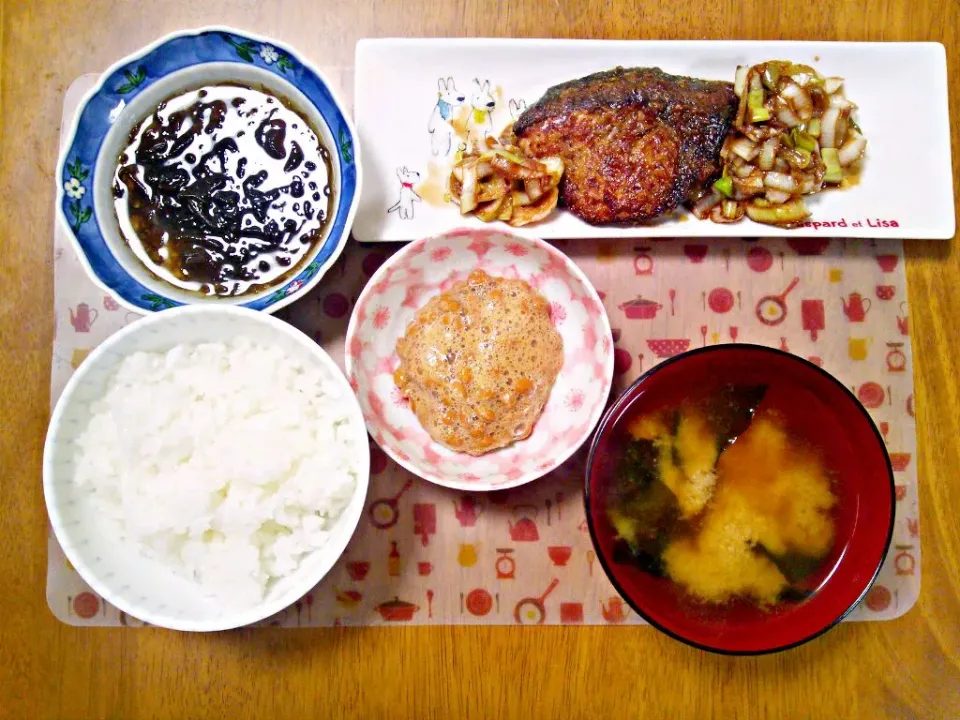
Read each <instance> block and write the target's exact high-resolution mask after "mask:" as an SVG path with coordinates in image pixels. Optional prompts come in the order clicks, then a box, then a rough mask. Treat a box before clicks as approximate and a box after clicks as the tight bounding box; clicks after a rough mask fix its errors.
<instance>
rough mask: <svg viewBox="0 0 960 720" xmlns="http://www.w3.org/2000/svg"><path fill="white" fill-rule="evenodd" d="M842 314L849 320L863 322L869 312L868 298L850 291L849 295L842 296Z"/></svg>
mask: <svg viewBox="0 0 960 720" xmlns="http://www.w3.org/2000/svg"><path fill="white" fill-rule="evenodd" d="M842 300H843V314H844V315H846V316H847V320H849V321H850V322H863V321H864V320H866V318H867V313H868V312H870V298H865V297H863V295H861V294H860V293H858V292H852V293H850V296H849V297H846V298H842Z"/></svg>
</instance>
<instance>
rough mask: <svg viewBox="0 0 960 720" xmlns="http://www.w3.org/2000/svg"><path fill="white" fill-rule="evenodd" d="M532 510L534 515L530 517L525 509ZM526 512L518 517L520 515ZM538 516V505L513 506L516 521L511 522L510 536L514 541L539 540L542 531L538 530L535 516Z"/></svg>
mask: <svg viewBox="0 0 960 720" xmlns="http://www.w3.org/2000/svg"><path fill="white" fill-rule="evenodd" d="M527 510H530V511H532V515H533V517H530V516H529V515H528V514H527V513H526V512H525V511H527ZM521 512H523V513H524V514H523V515H522V516H520V518H519V519H517V517H518V515H520V513H521ZM536 516H537V506H536V505H517V506H516V507H514V508H513V517H514V522H510V521H508V522H509V525H510V538H511V539H512V540H513V541H514V542H537V540H539V539H540V531H539V530H537V523H536V522H534V520H533V518H535V517H536Z"/></svg>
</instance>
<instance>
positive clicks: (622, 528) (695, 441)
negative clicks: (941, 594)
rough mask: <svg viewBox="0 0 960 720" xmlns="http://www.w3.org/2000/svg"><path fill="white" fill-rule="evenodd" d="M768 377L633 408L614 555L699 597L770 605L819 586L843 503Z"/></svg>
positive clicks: (613, 516)
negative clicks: (771, 391) (770, 395)
mask: <svg viewBox="0 0 960 720" xmlns="http://www.w3.org/2000/svg"><path fill="white" fill-rule="evenodd" d="M766 395H767V388H766V387H764V386H758V385H753V386H725V387H723V388H722V389H720V390H719V391H717V392H714V393H710V394H709V395H707V396H705V397H701V398H696V399H692V400H685V401H683V402H681V403H679V404H678V405H676V406H672V407H666V408H661V409H658V410H655V411H652V412H645V413H643V414H640V415H636V416H634V417H631V418H630V419H629V421H628V422H627V423H626V425H625V427H626V439H625V441H624V447H623V451H622V454H621V457H620V460H619V464H618V472H617V481H616V482H615V484H614V487H613V492H612V494H611V497H610V500H609V503H608V509H607V515H608V518H609V520H610V522H611V524H612V526H613V528H614V530H615V531H616V534H617V544H616V547H615V555H614V560H615V561H617V562H626V563H631V564H634V565H636V566H638V567H639V568H640V569H642V570H644V571H646V572H648V573H651V574H653V575H656V576H659V577H666V578H669V579H671V580H672V581H674V582H675V583H677V584H678V585H679V586H680V587H681V588H682V589H683V591H684V592H685V593H686V595H687V596H688V597H689V598H690V599H692V600H694V601H697V602H703V603H708V604H716V605H719V604H724V603H727V602H730V601H734V600H746V601H748V602H752V603H754V604H756V605H758V606H759V607H761V608H764V609H769V608H772V607H773V606H775V605H776V604H777V603H778V602H780V601H782V600H800V599H803V598H804V597H806V596H808V595H809V594H811V593H812V592H813V591H814V590H815V586H814V584H812V583H811V582H810V581H811V580H812V578H813V576H814V575H815V572H816V570H817V569H818V568H819V567H820V565H821V564H822V561H823V560H824V558H825V557H826V556H827V554H828V553H829V551H830V549H831V547H832V544H833V538H834V534H835V529H834V519H833V516H832V510H833V508H834V506H835V504H836V502H837V500H836V497H835V495H834V493H833V489H832V479H831V476H830V473H829V472H828V470H827V469H826V468H825V467H824V465H823V463H822V461H821V458H820V456H819V454H818V453H817V451H816V450H815V449H814V448H812V447H811V446H810V445H809V444H808V443H806V442H805V441H804V440H803V438H800V437H797V436H796V435H795V434H794V433H793V432H792V431H791V428H790V427H789V423H787V422H786V420H785V417H784V415H783V413H782V412H781V408H779V407H777V406H775V405H770V404H768V403H765V402H764V399H765V397H766Z"/></svg>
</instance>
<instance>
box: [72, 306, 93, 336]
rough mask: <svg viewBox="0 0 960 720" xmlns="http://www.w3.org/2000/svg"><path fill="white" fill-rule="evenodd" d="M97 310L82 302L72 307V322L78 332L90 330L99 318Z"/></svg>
mask: <svg viewBox="0 0 960 720" xmlns="http://www.w3.org/2000/svg"><path fill="white" fill-rule="evenodd" d="M97 315H98V313H97V311H96V310H94V309H93V308H91V307H90V306H89V305H87V304H86V303H80V304H79V305H77V307H75V308H70V324H71V325H73V329H74V330H76V331H77V332H82V333H85V332H90V328H91V327H93V323H95V322H96V320H97Z"/></svg>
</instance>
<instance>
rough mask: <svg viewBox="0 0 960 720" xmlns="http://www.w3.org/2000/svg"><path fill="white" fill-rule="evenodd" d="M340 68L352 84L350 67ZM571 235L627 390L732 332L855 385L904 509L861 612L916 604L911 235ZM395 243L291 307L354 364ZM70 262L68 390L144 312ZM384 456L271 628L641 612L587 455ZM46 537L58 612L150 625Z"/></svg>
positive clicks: (296, 319)
mask: <svg viewBox="0 0 960 720" xmlns="http://www.w3.org/2000/svg"><path fill="white" fill-rule="evenodd" d="M330 76H331V77H333V78H334V81H337V80H340V81H341V82H342V78H343V76H344V73H343V72H341V73H330ZM94 79H95V77H94V76H84V77H82V78H80V79H79V80H78V81H77V82H75V83H74V84H73V85H72V86H71V87H70V89H69V90H68V91H67V94H66V99H65V103H64V117H65V123H67V122H68V121H69V117H70V116H71V115H72V113H73V110H74V108H75V107H76V104H77V102H78V100H79V98H80V97H81V96H82V94H83V93H84V92H85V91H86V90H87V89H88V88H89V87H90V86H91V85H92V83H93V81H94ZM343 87H344V88H345V89H347V88H349V84H348V83H345V82H344V83H343ZM557 246H558V247H559V248H560V249H561V250H563V252H565V253H567V254H568V255H569V256H570V257H571V258H572V259H573V260H574V262H576V263H577V264H578V265H579V266H580V267H581V268H582V269H583V270H584V272H585V273H586V274H587V276H588V277H589V278H590V279H591V281H593V283H594V284H595V286H596V287H597V289H598V291H600V294H601V296H602V297H603V300H604V304H605V306H606V309H607V313H608V315H609V317H610V321H611V325H612V326H613V328H614V338H615V341H616V370H615V372H616V377H615V387H614V392H615V393H619V392H620V391H621V390H622V389H623V388H625V387H626V386H627V385H629V383H630V382H632V381H633V380H634V379H635V378H636V377H638V376H639V375H640V374H641V373H642V372H644V371H646V370H649V369H650V368H651V367H653V366H654V365H655V364H656V363H658V362H660V361H661V360H662V359H665V358H668V357H671V356H673V355H675V354H677V353H679V352H683V351H684V350H687V349H689V348H695V347H701V346H704V345H708V344H716V343H722V342H752V343H760V344H764V345H770V346H773V347H779V348H782V349H786V350H789V351H790V352H793V353H795V354H797V355H800V356H801V357H805V358H809V359H810V360H812V361H813V362H816V363H818V364H821V365H822V366H823V367H824V368H825V369H827V370H829V371H830V372H831V373H833V374H834V375H835V376H837V377H838V378H839V379H840V380H841V381H842V382H844V383H845V384H846V385H847V386H848V387H850V388H851V389H852V390H853V391H854V393H855V394H856V395H857V397H858V398H859V399H860V401H861V402H862V403H863V404H864V406H865V407H867V409H868V410H869V411H870V414H871V415H872V417H873V418H874V420H875V422H876V423H877V425H878V427H879V428H880V430H881V433H882V434H883V436H884V438H885V440H886V442H887V445H888V449H889V450H890V455H891V460H892V463H893V466H894V470H895V475H896V492H897V519H896V527H895V530H894V538H893V544H892V545H891V549H890V552H889V554H888V556H887V559H886V562H885V564H884V567H883V569H882V571H881V573H880V577H879V578H878V580H877V583H876V584H875V585H874V587H873V589H872V590H871V591H870V593H869V594H868V596H867V598H866V600H865V601H864V602H863V603H862V604H861V605H860V606H859V607H858V609H857V610H856V611H855V613H853V614H852V615H851V617H850V619H852V620H887V619H892V618H895V617H898V616H900V615H902V614H903V613H904V612H906V611H907V610H908V609H909V608H910V607H912V605H913V604H914V603H915V602H916V599H917V596H918V594H919V587H920V541H919V524H918V517H919V513H918V508H917V475H916V462H915V459H914V456H915V453H916V430H915V424H914V405H913V374H912V373H913V362H912V356H911V347H910V338H909V319H908V317H909V316H908V312H907V288H906V276H905V273H904V267H903V265H904V263H903V250H902V243H901V241H898V240H895V241H882V242H879V241H878V242H873V241H856V240H851V241H840V240H830V239H828V238H822V239H820V238H812V239H786V240H785V239H764V240H759V241H755V242H746V241H742V240H729V239H727V240H705V241H704V240H696V241H689V240H685V241H684V240H661V241H643V240H606V241H597V240H570V241H566V242H558V243H557ZM395 248H396V246H386V245H383V244H378V245H375V246H362V245H359V244H357V243H351V244H350V245H349V247H348V248H347V250H346V251H345V252H344V254H343V257H342V258H341V259H340V260H339V261H338V263H337V265H336V266H334V267H333V268H332V269H331V271H330V272H329V273H328V275H327V276H326V277H325V278H324V280H323V281H322V282H321V284H320V285H319V287H317V288H316V290H315V291H314V292H313V293H311V294H310V295H309V296H307V297H306V298H304V299H303V300H301V301H300V302H298V303H296V304H294V305H292V306H291V307H289V308H286V309H284V310H283V311H281V312H280V313H279V316H280V317H284V318H285V319H287V320H289V321H290V322H291V323H293V324H294V325H296V326H297V327H299V328H300V329H302V330H304V331H305V332H307V333H308V334H310V335H311V336H313V337H314V338H316V339H317V341H318V342H320V343H322V344H323V346H324V347H325V348H326V349H327V350H328V351H329V352H330V354H331V355H332V356H333V357H334V359H335V360H337V362H338V363H340V364H341V366H342V363H343V337H344V335H345V333H346V327H347V322H348V320H349V317H350V312H351V310H352V307H353V304H354V302H355V301H356V299H357V297H358V295H359V294H360V291H361V289H362V288H363V285H364V283H365V282H366V281H367V280H368V279H369V277H370V276H371V275H372V274H373V272H374V271H375V270H376V269H377V267H379V266H380V264H381V263H382V262H383V261H384V260H385V259H386V258H387V257H388V256H389V254H390V253H391V252H393V251H394V250H395ZM54 260H55V262H54V278H55V308H54V311H55V319H56V320H55V337H54V347H53V364H52V378H51V396H52V397H51V400H52V402H55V401H56V398H57V397H58V396H59V394H60V392H61V391H62V389H63V387H64V385H65V384H66V382H67V380H68V379H69V377H70V375H71V374H72V372H73V371H74V370H75V369H76V367H77V366H78V365H79V363H80V362H82V360H83V358H84V357H86V355H87V354H88V353H89V352H90V350H91V349H92V348H93V347H96V345H97V344H99V343H100V342H102V341H103V340H104V339H105V338H106V337H108V336H109V335H110V334H111V333H113V332H115V331H116V330H118V329H119V328H121V327H122V326H124V325H125V324H127V323H129V322H133V321H134V320H136V319H137V318H138V317H140V316H139V315H138V314H137V313H132V312H127V311H125V310H124V309H122V308H121V307H120V306H119V305H117V303H115V302H114V301H113V300H112V299H111V298H109V297H108V296H105V294H104V293H103V292H102V291H101V290H99V289H98V288H96V287H95V286H94V285H93V284H92V283H91V282H90V281H89V279H88V278H87V277H86V275H85V274H84V272H83V269H82V268H81V267H80V264H79V261H78V260H77V259H76V257H75V256H74V253H73V251H72V249H71V248H70V247H69V243H68V240H67V238H66V237H65V234H64V233H62V232H61V230H60V228H59V227H57V230H56V233H55V241H54ZM561 321H562V319H561ZM569 401H570V402H576V397H575V396H571V398H570V399H569ZM371 453H372V463H371V471H372V479H371V485H370V492H369V495H368V499H367V507H366V512H365V513H364V517H363V519H362V521H361V523H360V526H359V527H358V529H357V533H356V535H355V537H354V538H353V540H352V541H351V543H350V545H349V546H348V548H347V551H346V553H345V554H344V557H343V558H342V559H341V561H340V562H339V563H338V564H337V565H336V566H335V567H334V569H333V570H332V571H331V572H330V574H329V575H328V576H327V578H326V579H325V580H324V581H323V582H322V583H321V584H320V585H318V586H317V587H316V588H314V590H313V591H312V592H310V593H309V594H307V595H306V596H305V597H304V598H302V599H301V601H299V602H298V603H296V604H295V605H294V606H292V607H290V608H289V609H287V610H286V611H284V612H282V613H280V614H279V615H277V616H275V617H274V618H271V619H270V620H268V621H266V622H265V624H273V625H280V626H287V627H297V626H311V625H321V626H322V625H373V624H403V623H406V624H411V623H412V624H466V623H470V624H515V623H520V624H560V623H563V624H577V623H583V624H601V623H622V624H640V623H642V622H643V621H642V620H641V619H640V618H639V617H637V616H636V615H635V614H634V613H633V612H632V611H630V610H629V608H628V607H627V605H626V604H625V603H624V602H623V601H622V599H621V598H620V597H619V596H618V595H617V593H616V592H615V591H614V589H613V588H612V586H611V585H610V583H609V582H608V581H607V580H606V577H605V576H604V574H603V570H602V569H601V567H600V565H599V563H598V562H597V559H596V554H595V553H594V551H593V549H592V546H591V543H590V537H589V534H588V533H587V528H586V522H585V519H584V511H583V501H582V489H583V470H584V463H585V449H584V450H581V452H579V453H578V454H577V455H575V456H574V458H573V459H571V460H570V461H569V462H568V463H566V464H565V465H564V466H562V467H561V468H559V469H558V470H557V471H555V472H554V473H552V474H551V475H549V476H547V477H545V478H542V479H540V480H538V481H536V482H533V483H531V484H529V485H526V486H524V487H521V488H516V489H513V490H508V491H501V492H497V493H489V494H480V493H477V494H470V493H462V492H456V491H450V490H446V489H443V488H439V487H436V486H433V485H431V484H429V483H427V482H425V481H422V480H420V479H418V478H416V477H414V476H413V475H411V474H409V473H408V472H406V471H405V470H403V469H402V468H400V467H399V466H397V465H395V464H394V463H393V462H392V461H390V460H389V459H388V458H387V457H386V455H385V454H384V453H383V452H382V451H381V450H380V449H379V448H378V447H377V446H376V445H375V444H371ZM48 545H49V559H48V574H47V599H48V602H49V604H50V607H51V609H52V611H53V613H54V614H55V615H56V616H57V617H58V618H59V619H61V620H62V621H64V622H66V623H70V624H76V625H140V624H141V623H140V622H139V621H137V620H135V619H133V618H129V617H126V616H125V615H124V614H123V613H120V612H119V611H117V610H116V609H115V608H113V607H111V606H109V604H107V603H105V602H103V600H102V598H100V597H98V596H97V595H96V594H95V593H93V592H92V591H91V590H90V588H89V587H87V586H86V584H85V583H84V582H83V580H82V579H81V578H80V576H79V575H78V574H77V573H76V572H75V571H74V570H73V568H71V567H70V566H69V564H68V562H67V560H66V558H65V556H64V555H63V553H62V551H61V550H60V548H59V546H58V545H57V542H56V540H55V538H54V537H53V535H52V533H51V534H50V536H49V540H48Z"/></svg>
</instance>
